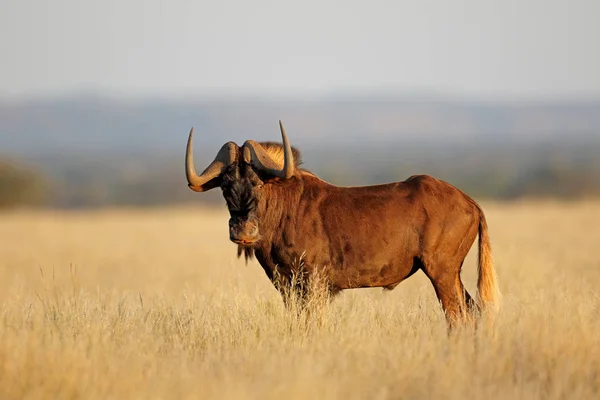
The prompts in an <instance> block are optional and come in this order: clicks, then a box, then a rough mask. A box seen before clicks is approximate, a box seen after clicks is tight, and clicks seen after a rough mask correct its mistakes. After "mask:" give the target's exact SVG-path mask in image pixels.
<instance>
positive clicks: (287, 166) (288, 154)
mask: <svg viewBox="0 0 600 400" xmlns="http://www.w3.org/2000/svg"><path fill="white" fill-rule="evenodd" d="M279 129H280V130H281V139H282V140H283V156H284V162H283V175H284V176H285V179H290V178H291V177H292V175H294V154H292V146H290V141H289V140H288V138H287V135H286V134H285V128H284V127H283V123H282V122H281V120H279Z"/></svg>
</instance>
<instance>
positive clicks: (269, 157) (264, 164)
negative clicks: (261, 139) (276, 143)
mask: <svg viewBox="0 0 600 400" xmlns="http://www.w3.org/2000/svg"><path fill="white" fill-rule="evenodd" d="M279 128H280V129H281V138H282V139H283V160H282V159H281V158H280V157H281V153H279V154H273V153H271V154H269V152H268V151H267V150H265V148H264V147H263V146H261V145H260V143H257V142H255V141H253V140H247V141H246V143H244V159H245V161H246V162H248V163H251V164H252V165H253V166H254V167H256V168H258V169H259V170H262V171H265V172H267V173H269V174H271V175H273V176H276V177H278V178H281V179H290V178H291V177H292V176H293V175H294V154H293V153H292V146H291V145H290V141H289V140H288V138H287V135H286V134H285V128H284V127H283V123H282V122H281V120H280V121H279ZM277 156H279V157H277ZM273 157H276V159H274V158H273Z"/></svg>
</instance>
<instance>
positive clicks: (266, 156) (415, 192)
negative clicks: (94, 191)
mask: <svg viewBox="0 0 600 400" xmlns="http://www.w3.org/2000/svg"><path fill="white" fill-rule="evenodd" d="M279 124H280V129H281V136H282V138H283V145H281V144H278V143H273V142H262V143H257V142H255V141H252V140H248V141H246V142H245V143H244V145H243V146H241V147H239V146H238V145H236V144H235V143H233V142H228V143H226V144H225V145H223V147H222V148H221V149H220V150H219V152H218V153H217V156H216V158H215V159H214V160H213V162H212V163H211V164H210V165H209V166H208V167H207V168H206V169H205V170H204V171H203V172H202V173H201V174H200V175H198V174H197V173H196V171H195V168H194V161H193V155H192V137H193V128H192V130H191V131H190V135H189V138H188V144H187V151H186V159H185V165H186V176H187V180H188V184H189V187H190V189H192V190H194V191H196V192H204V191H207V190H210V189H213V188H215V187H217V186H220V187H221V190H222V192H223V196H224V198H225V201H226V202H227V207H228V209H229V213H230V216H231V218H230V219H229V236H230V239H231V241H233V242H234V243H236V244H237V245H238V255H241V254H242V253H243V254H244V255H245V257H246V259H248V258H251V257H252V256H255V257H256V259H257V260H258V262H259V263H260V265H261V266H262V267H263V269H264V270H265V272H266V274H267V276H268V277H269V279H271V281H273V282H274V279H275V276H276V275H277V276H278V279H279V278H281V277H283V279H284V280H283V282H286V280H287V282H291V279H292V275H293V274H294V273H295V272H296V271H295V268H296V267H295V266H296V265H297V263H298V259H299V258H300V257H303V268H304V271H305V273H306V277H308V278H310V275H311V274H312V273H314V271H315V270H316V268H320V272H321V273H323V274H324V278H325V280H326V282H327V287H328V289H329V290H330V291H331V292H332V293H337V292H339V291H341V290H343V289H351V288H365V287H383V288H385V289H389V290H391V289H393V288H395V287H396V285H398V284H399V283H400V282H402V281H403V280H404V279H406V278H408V277H410V276H411V275H412V274H414V273H415V272H417V271H418V270H423V272H424V273H425V274H426V275H427V277H428V278H429V279H430V280H431V283H432V284H433V287H434V289H435V293H436V294H437V297H438V299H439V301H440V302H441V304H442V307H443V309H444V311H445V314H446V318H447V320H448V323H449V324H452V322H453V321H457V320H459V319H462V318H463V317H465V316H467V315H469V314H470V313H472V312H473V311H475V310H477V309H482V308H483V309H496V308H497V304H498V300H499V290H498V287H497V283H496V273H495V271H494V267H493V264H492V259H491V247H490V239H489V235H488V227H487V224H486V220H485V216H484V214H483V211H482V210H481V207H480V206H479V205H478V204H477V203H476V202H475V201H474V200H473V199H471V198H470V197H469V196H467V195H466V194H465V193H463V192H461V191H460V190H459V189H457V188H455V187H454V186H452V185H450V184H448V183H446V182H443V181H440V180H438V179H435V178H433V177H431V176H427V175H414V176H411V177H410V178H408V179H407V180H405V181H403V182H395V183H388V184H382V185H376V186H364V187H338V186H334V185H332V184H330V183H327V182H325V181H323V180H321V179H319V178H318V177H317V176H316V175H314V174H313V173H311V172H309V171H307V170H304V169H301V168H299V164H300V152H299V151H298V150H297V149H296V148H294V147H291V146H290V143H289V141H288V138H287V135H286V133H285V129H284V127H283V125H282V124H281V121H279ZM478 234H479V259H478V273H479V278H478V282H477V287H478V292H479V301H475V300H474V299H473V298H472V297H471V296H470V295H469V293H468V292H467V291H466V290H465V288H464V286H463V284H462V281H461V279H460V271H461V268H462V264H463V261H464V259H465V257H466V255H467V253H468V251H469V249H470V248H471V246H472V244H473V243H474V241H475V238H476V237H477V235H478ZM274 283H275V282H274ZM277 286H279V288H281V285H277ZM280 290H281V289H280Z"/></svg>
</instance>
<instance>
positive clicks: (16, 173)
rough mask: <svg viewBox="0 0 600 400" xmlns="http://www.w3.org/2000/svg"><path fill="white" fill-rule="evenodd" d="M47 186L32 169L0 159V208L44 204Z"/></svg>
mask: <svg viewBox="0 0 600 400" xmlns="http://www.w3.org/2000/svg"><path fill="white" fill-rule="evenodd" d="M46 195H47V187H46V186H45V182H44V179H43V178H42V177H40V176H39V175H38V174H37V173H36V172H34V170H33V169H31V168H27V167H25V166H23V165H20V164H18V163H15V162H14V161H9V160H0V208H12V207H19V206H40V205H44V204H46V201H47V198H46Z"/></svg>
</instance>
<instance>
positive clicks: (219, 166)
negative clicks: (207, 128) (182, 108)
mask: <svg viewBox="0 0 600 400" xmlns="http://www.w3.org/2000/svg"><path fill="white" fill-rule="evenodd" d="M279 126H280V128H281V137H282V139H283V146H282V145H281V144H277V143H273V142H262V143H258V142H255V141H253V140H247V141H246V142H245V143H244V145H243V146H242V147H239V146H238V145H237V144H235V143H233V142H227V143H225V144H224V145H223V147H221V150H219V152H218V153H217V156H216V157H215V159H214V160H213V162H212V163H211V164H210V165H209V166H208V167H207V168H206V169H205V170H204V171H203V172H202V173H201V174H200V175H198V174H197V173H196V171H195V168H194V160H193V155H192V137H193V131H194V129H193V128H192V130H191V131H190V136H189V138H188V144H187V151H186V157H185V170H186V177H187V180H188V186H189V187H190V189H192V190H194V191H196V192H205V191H207V190H210V189H213V188H215V187H217V186H220V187H221V190H222V192H223V197H224V198H225V201H226V202H227V208H228V209H229V214H230V217H231V218H230V219H229V238H230V240H231V241H232V242H234V243H237V244H238V245H241V246H252V245H253V244H255V243H256V242H257V241H258V240H259V239H260V217H261V215H260V208H261V207H259V206H260V204H261V201H262V202H264V201H265V199H264V198H263V192H264V187H265V185H274V184H278V183H280V182H282V181H285V180H287V179H290V178H292V177H293V176H294V173H295V171H296V166H297V165H298V164H299V159H300V153H299V152H298V150H296V149H295V148H294V149H293V148H292V147H291V146H290V143H289V141H288V138H287V135H286V133H285V128H284V127H283V124H282V123H281V121H279Z"/></svg>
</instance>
